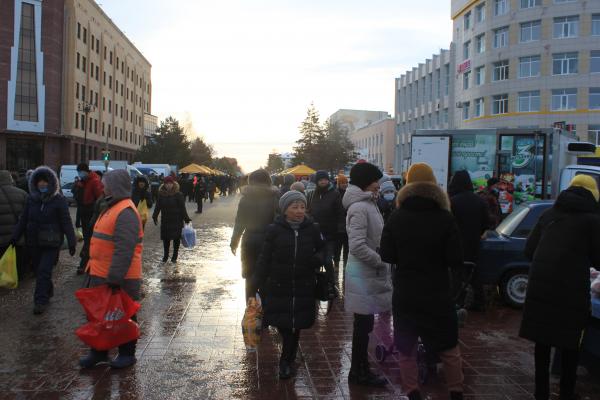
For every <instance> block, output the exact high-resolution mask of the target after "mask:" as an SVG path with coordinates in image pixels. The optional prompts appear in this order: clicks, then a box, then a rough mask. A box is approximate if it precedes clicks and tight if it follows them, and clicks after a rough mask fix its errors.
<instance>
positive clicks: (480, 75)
mask: <svg viewBox="0 0 600 400" xmlns="http://www.w3.org/2000/svg"><path fill="white" fill-rule="evenodd" d="M484 83H485V67H484V66H481V67H479V68H477V69H475V85H476V86H481V85H483V84H484Z"/></svg>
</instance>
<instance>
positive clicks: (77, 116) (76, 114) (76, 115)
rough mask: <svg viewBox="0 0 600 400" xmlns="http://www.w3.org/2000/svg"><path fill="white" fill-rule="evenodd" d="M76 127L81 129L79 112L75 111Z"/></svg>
mask: <svg viewBox="0 0 600 400" xmlns="http://www.w3.org/2000/svg"><path fill="white" fill-rule="evenodd" d="M75 129H79V113H75Z"/></svg>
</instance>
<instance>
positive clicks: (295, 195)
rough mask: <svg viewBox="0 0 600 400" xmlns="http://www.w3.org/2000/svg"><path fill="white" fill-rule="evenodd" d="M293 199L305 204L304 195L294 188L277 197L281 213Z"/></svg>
mask: <svg viewBox="0 0 600 400" xmlns="http://www.w3.org/2000/svg"><path fill="white" fill-rule="evenodd" d="M295 201H301V202H303V203H304V205H306V196H304V195H303V194H302V193H300V192H298V191H296V190H290V191H289V192H285V193H284V195H283V196H281V198H280V199H279V209H280V210H281V213H282V214H283V213H285V210H287V208H288V207H289V206H290V205H291V204H292V203H293V202H295Z"/></svg>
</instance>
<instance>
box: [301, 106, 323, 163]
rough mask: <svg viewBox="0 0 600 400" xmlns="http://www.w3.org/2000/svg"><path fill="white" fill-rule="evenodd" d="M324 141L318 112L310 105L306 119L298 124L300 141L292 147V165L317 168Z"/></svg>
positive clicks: (320, 159) (320, 160)
mask: <svg viewBox="0 0 600 400" xmlns="http://www.w3.org/2000/svg"><path fill="white" fill-rule="evenodd" d="M324 140H325V132H324V130H323V127H322V126H321V122H320V120H319V112H318V111H317V110H316V108H315V106H314V104H312V103H311V105H310V107H308V110H307V112H306V118H304V121H302V124H300V139H298V140H297V141H296V146H295V147H294V164H295V165H298V164H306V165H309V166H311V167H313V168H319V165H320V164H321V162H322V158H321V156H322V155H324V154H322V151H323V149H322V144H323V143H324Z"/></svg>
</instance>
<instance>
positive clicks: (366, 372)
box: [348, 362, 388, 387]
mask: <svg viewBox="0 0 600 400" xmlns="http://www.w3.org/2000/svg"><path fill="white" fill-rule="evenodd" d="M348 383H353V384H355V385H361V386H372V387H383V386H385V385H387V383H388V382H387V379H385V378H384V377H382V376H380V375H377V374H374V373H373V372H371V368H370V367H369V363H368V362H362V363H361V364H360V365H359V366H358V368H354V367H352V368H351V369H350V373H349V374H348Z"/></svg>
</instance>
